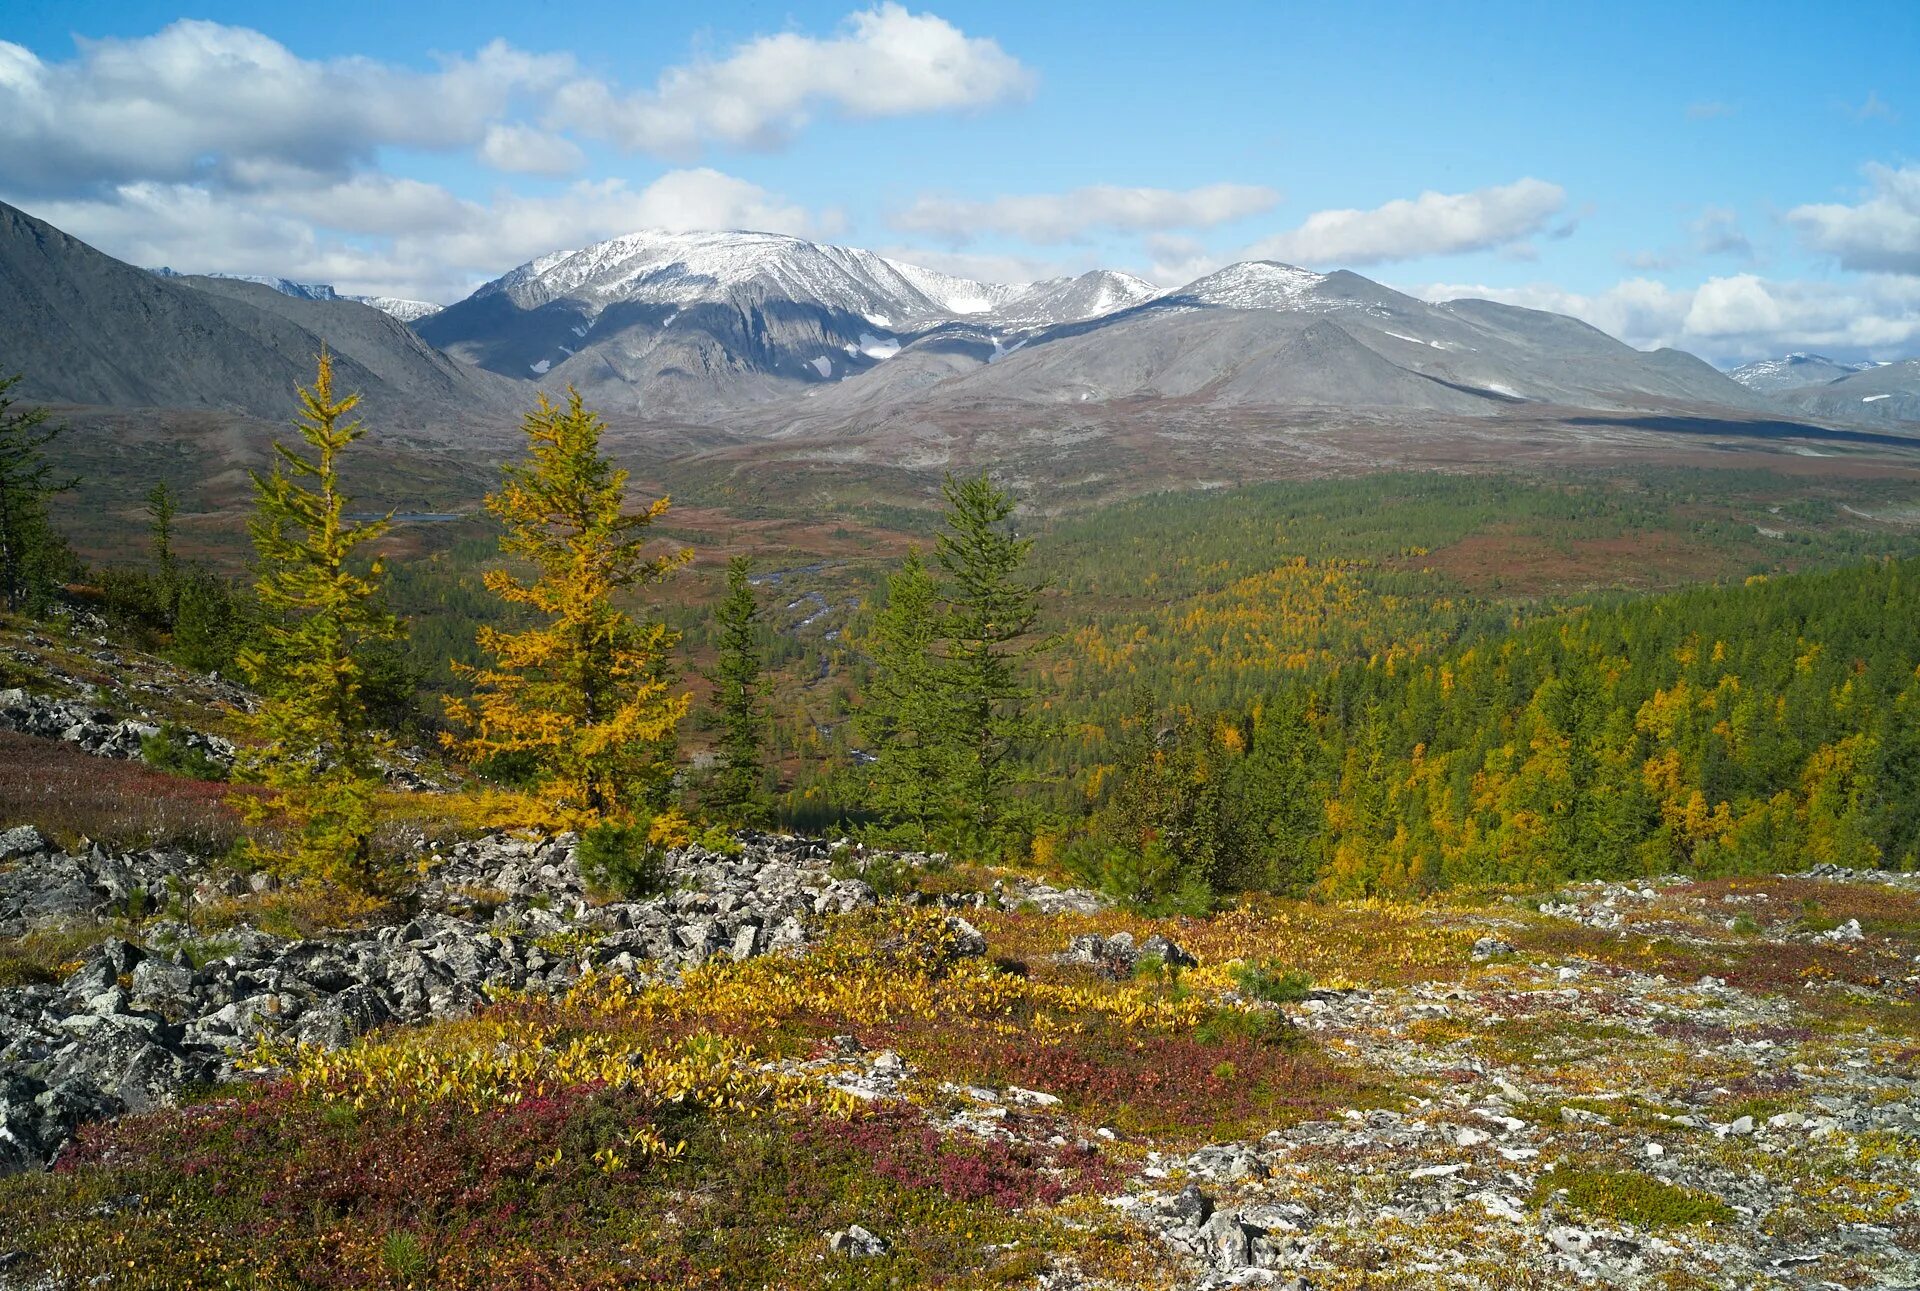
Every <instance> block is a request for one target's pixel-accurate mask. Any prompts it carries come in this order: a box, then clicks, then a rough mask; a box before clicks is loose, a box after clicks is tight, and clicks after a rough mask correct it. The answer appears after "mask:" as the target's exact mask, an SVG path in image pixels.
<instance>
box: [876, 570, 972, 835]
mask: <svg viewBox="0 0 1920 1291" xmlns="http://www.w3.org/2000/svg"><path fill="white" fill-rule="evenodd" d="M940 623H941V612H940V606H939V598H938V596H937V595H936V593H935V591H934V586H933V578H932V576H931V575H930V574H928V572H927V567H926V565H925V563H924V562H922V561H921V559H920V552H919V550H918V549H917V548H916V549H913V550H910V551H908V552H907V558H906V560H905V562H904V563H903V564H902V565H901V567H900V570H899V572H898V573H895V574H893V575H891V576H890V577H889V578H888V579H887V600H886V604H885V605H884V606H883V607H881V609H880V611H879V613H877V614H876V615H875V616H874V621H873V628H872V631H871V632H870V633H869V634H868V636H867V638H866V640H865V642H864V643H863V644H864V646H865V648H866V652H867V655H868V658H869V659H870V660H871V661H872V669H873V671H872V680H871V682H870V683H869V685H868V687H867V690H866V694H865V695H864V696H863V698H862V703H861V706H860V708H859V710H858V711H857V712H856V713H855V715H854V725H855V727H856V729H858V731H859V732H860V738H861V739H862V740H863V741H865V743H866V745H867V751H868V752H869V754H870V755H871V756H872V759H873V760H872V761H871V762H869V763H868V764H867V795H866V804H865V805H866V806H867V807H868V808H869V809H870V810H871V811H872V812H873V813H874V814H875V815H876V816H878V817H879V818H880V819H881V820H882V821H884V822H886V823H887V824H888V825H890V826H893V827H896V828H899V829H901V830H903V831H904V832H905V834H906V835H907V836H908V837H910V838H911V839H913V841H914V842H915V843H917V844H918V845H920V846H922V847H925V846H927V845H928V844H929V843H930V842H931V841H932V840H933V837H934V832H935V830H936V828H937V827H939V826H940V825H942V824H944V823H945V821H946V820H947V819H948V817H949V816H950V814H951V811H952V796H951V785H952V777H951V771H952V767H953V747H952V743H951V740H952V729H953V724H952V721H951V719H950V716H949V714H948V713H947V710H946V703H947V690H946V687H945V686H944V685H943V684H942V678H941V674H940V667H939V660H938V659H937V658H936V657H935V655H934V645H935V642H936V641H937V640H938V639H939V636H940Z"/></svg>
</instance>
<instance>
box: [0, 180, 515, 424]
mask: <svg viewBox="0 0 1920 1291" xmlns="http://www.w3.org/2000/svg"><path fill="white" fill-rule="evenodd" d="M322 345H325V346H327V347H329V348H330V349H332V350H333V352H334V353H335V354H336V356H337V358H338V365H337V375H338V379H339V383H340V385H341V387H342V388H343V389H347V390H358V391H360V392H361V393H362V394H363V396H364V399H365V405H366V407H367V409H368V411H369V412H371V413H377V414H378V415H380V416H381V417H383V418H385V419H389V420H392V421H398V422H403V423H405V422H412V421H425V420H432V419H434V418H435V417H436V416H437V417H439V418H441V419H444V418H445V417H446V415H447V411H446V410H447V409H450V408H460V409H504V408H506V407H508V406H510V405H511V404H513V403H515V402H518V401H519V399H520V397H521V392H520V391H519V390H518V389H515V388H514V387H512V386H510V385H508V384H507V383H504V382H501V381H499V380H498V379H497V378H495V377H493V376H492V375H491V374H488V373H483V372H475V371H474V370H473V369H471V368H469V367H467V366H465V365H462V364H456V363H454V362H452V361H451V360H449V359H448V358H447V357H446V356H445V355H442V354H439V353H437V352H436V351H434V350H433V349H432V348H431V347H429V346H427V345H425V344H423V343H421V341H420V339H419V338H418V337H417V336H416V335H414V334H413V333H412V332H410V331H409V330H408V329H407V328H406V327H405V326H404V325H403V324H401V323H400V322H398V321H397V320H395V319H394V318H392V317H390V316H389V315H387V314H384V313H382V312H380V311H379V310H376V309H372V308H370V307H368V306H366V305H361V304H358V303H356V302H353V301H346V300H300V299H296V298H294V297H291V296H285V295H282V294H280V293H278V292H276V291H274V290H273V289H272V288H270V287H266V286H262V285H259V284H256V283H249V282H242V281H237V280H232V279H211V278H207V279H180V278H162V277H158V276H156V275H154V274H151V273H148V272H146V271H145V270H143V269H138V268H135V267H134V266H132V265H128V264H124V263H122V262H121V261H118V260H115V259H113V258H112V257H111V256H107V255H104V254H102V253H101V252H99V251H96V250H94V249H93V248H92V247H90V246H88V245H87V244H85V243H84V242H81V241H80V240H79V239H77V238H73V237H70V236H68V235H67V234H65V233H62V232H61V231H60V230H58V229H56V228H54V227H53V226H52V225H50V224H47V223H46V222H45V221H42V220H38V219H35V218H34V217H32V216H30V215H27V214H26V213H25V212H23V211H19V210H16V209H15V208H13V207H11V206H7V205H5V204H0V369H4V370H5V371H7V372H9V373H15V372H17V373H21V374H23V375H24V376H25V380H24V381H23V383H22V385H21V387H20V394H21V395H22V396H23V397H25V398H29V399H38V400H45V401H50V402H57V403H74V404H92V405H106V406H118V407H168V408H210V409H221V410H227V411H232V412H238V413H244V414H249V415H253V416H258V417H265V418H271V419H273V420H276V421H277V420H281V419H283V418H285V417H286V416H287V415H288V414H289V412H290V411H291V409H292V407H293V390H294V387H295V385H296V384H298V383H300V382H303V381H311V380H312V378H313V361H314V355H315V354H317V353H318V352H319V350H320V349H321V347H322Z"/></svg>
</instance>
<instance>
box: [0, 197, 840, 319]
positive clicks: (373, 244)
mask: <svg viewBox="0 0 1920 1291" xmlns="http://www.w3.org/2000/svg"><path fill="white" fill-rule="evenodd" d="M26 207H27V209H28V210H30V211H31V213H33V214H35V215H37V216H39V217H40V218H42V219H44V220H47V221H48V222H50V223H52V224H54V225H56V226H58V227H59V228H62V229H64V230H66V231H67V232H69V233H72V234H73V235H74V236H75V237H78V238H80V239H82V240H83V241H85V242H88V243H90V244H92V245H93V246H96V247H98V248H99V249H100V250H102V251H105V252H106V253H107V254H109V255H113V256H117V257H118V258H120V259H122V260H126V261H128V262H130V263H133V264H139V265H148V266H157V265H163V264H164V265H169V266H171V267H173V268H175V269H178V270H180V271H182V272H187V273H191V272H205V271H209V270H222V271H230V272H235V271H237V272H251V273H268V274H275V275H279V276H284V277H289V278H294V279H298V280H302V281H310V282H328V283H332V284H333V285H335V286H336V287H338V288H340V289H341V290H342V291H352V292H361V293H366V294H369V295H386V296H404V297H410V298H416V299H421V300H434V301H442V302H446V301H452V300H455V299H458V298H459V297H461V296H464V295H466V294H467V293H468V292H469V291H471V290H472V289H473V288H474V287H475V286H477V285H478V284H479V283H481V282H483V281H486V280H487V279H490V278H494V277H497V276H499V275H500V274H501V273H503V272H505V271H506V270H507V269H509V268H511V267H512V266H513V265H515V264H519V263H522V262H524V261H527V260H531V259H533V258H534V257H535V256H539V255H543V254H545V253H547V252H549V251H553V250H557V249H560V248H565V247H576V246H581V245H584V244H587V243H591V242H597V241H600V240H602V239H605V238H609V237H614V236H617V235H619V234H622V233H630V232H632V231H634V230H635V229H643V228H671V229H706V228H740V227H750V228H756V229H766V230H769V231H772V232H783V233H797V234H803V235H814V236H817V235H820V234H822V233H823V232H827V231H830V229H831V220H830V218H828V217H823V216H819V215H815V214H813V213H810V212H808V211H807V210H806V209H805V208H803V207H800V206H797V205H794V204H792V203H790V202H786V201H783V200H781V199H780V198H778V197H777V196H775V195H773V194H771V193H768V192H767V191H766V190H765V189H762V188H760V187H759V186H758V185H755V184H751V183H749V182H747V181H746V180H743V179H739V178H737V177H735V176H731V175H725V174H722V173H720V172H719V171H714V170H706V169H696V170H677V171H670V172H668V173H667V174H665V175H662V176H661V177H660V178H659V179H656V180H655V181H653V182H652V183H651V184H648V185H646V186H645V187H644V188H638V189H634V188H629V187H628V186H627V185H626V184H625V183H624V182H622V181H620V180H617V179H615V180H601V181H595V182H585V181H583V182H579V183H575V184H571V185H569V186H568V187H567V188H566V189H564V190H563V191H561V192H558V193H554V194H551V195H543V196H522V195H517V194H513V193H501V194H499V195H497V196H495V198H494V199H493V200H492V201H490V202H484V203H483V202H473V201H467V200H464V199H461V198H458V197H455V196H454V195H453V194H451V193H448V192H447V191H446V190H445V189H442V188H439V187H438V186H436V185H431V184H423V183H420V182H419V181H416V180H394V179H389V178H387V177H384V176H358V177H354V178H351V179H348V180H343V181H340V182H338V183H332V184H327V183H320V184H315V185H312V186H307V187H299V186H294V187H288V188H284V189H278V190H272V191H253V192H249V193H247V194H245V195H244V196H242V195H238V194H232V193H224V192H212V191H209V190H208V189H207V188H205V187H204V186H200V185H194V184H160V183H154V182H150V181H141V182H138V183H132V184H125V185H121V186H119V187H118V188H116V189H115V190H114V191H113V192H112V193H111V194H108V195H106V196H102V197H81V198H72V199H63V200H54V201H34V202H29V203H27V204H26Z"/></svg>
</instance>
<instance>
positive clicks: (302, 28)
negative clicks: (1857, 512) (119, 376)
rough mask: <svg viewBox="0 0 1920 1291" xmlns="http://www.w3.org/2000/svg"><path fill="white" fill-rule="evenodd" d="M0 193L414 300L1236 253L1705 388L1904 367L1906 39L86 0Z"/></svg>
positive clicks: (850, 12) (1918, 206)
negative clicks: (767, 248)
mask: <svg viewBox="0 0 1920 1291" xmlns="http://www.w3.org/2000/svg"><path fill="white" fill-rule="evenodd" d="M0 41H4V42H6V43H5V44H4V45H0V198H4V199H5V200H8V201H11V202H14V203H15V204H17V205H20V206H22V207H24V208H25V209H27V210H29V211H32V212H34V213H35V214H39V215H42V216H43V217H45V218H48V219H50V220H52V221H53V222H54V223H56V224H59V225H61V227H63V228H66V229H68V230H69V231H71V232H74V233H75V234H77V235H78V236H81V237H84V238H86V239H88V240H89V241H91V242H93V243H95V244H96V245H98V246H100V247H101V248H102V249H104V250H107V251H109V252H111V253H113V254H116V255H121V256H123V257H125V258H129V259H134V260H138V261H139V262H141V263H162V262H164V263H168V264H172V265H174V266H175V267H176V268H182V269H189V270H195V269H198V270H204V269H226V270H233V271H242V272H256V273H279V274H285V275H287V276H290V277H297V278H302V279H318V280H322V281H333V282H335V283H336V284H337V285H339V286H340V287H341V288H342V289H343V290H355V291H367V292H377V293H384V294H395V295H408V296H420V297H424V298H428V299H436V300H448V299H453V298H456V297H457V296H459V295H461V294H464V293H465V291H467V290H469V289H471V287H472V286H474V285H476V284H477V283H478V282H480V281H484V280H485V279H486V278H489V277H492V276H495V275H497V274H498V273H501V272H504V271H505V270H506V269H508V268H511V267H512V266H513V265H515V264H517V263H520V262H521V261H524V260H526V259H528V258H531V257H532V256H534V255H537V254H540V253H542V252H544V251H547V250H552V249H556V248H559V247H563V246H573V245H579V244H581V243H584V242H588V241H593V240H596V239H598V238H601V237H605V236H611V235H614V234H617V233H621V232H626V231H630V230H631V229H632V228H634V227H637V226H640V225H646V224H663V225H677V226H680V227H698V226H708V225H724V226H754V227H766V228H773V229H776V230H779V231H785V232H793V233H799V234H803V235H807V236H813V237H819V238H825V239H832V240H839V241H844V242H848V243H852V244H854V245H860V246H867V247H873V248H875V249H879V250H883V251H885V252H887V253H888V254H893V255H897V256H901V257H903V258H910V259H915V260H918V261H920V262H922V263H927V264H931V265H933V266H935V267H939V268H946V269H949V270H952V271H955V272H962V273H968V274H971V275H973V276H981V277H996V278H1002V279H1013V278H1026V277H1032V276H1039V275H1045V274H1052V273H1059V272H1071V271H1077V270H1080V269H1084V268H1088V267H1092V266H1094V265H1106V266H1110V267H1115V268H1122V269H1126V270H1129V271H1132V272H1135V273H1139V274H1142V275H1143V276H1146V277H1150V278H1153V279H1155V280H1156V281H1160V282H1162V283H1165V284H1167V285H1175V284H1177V283H1178V282H1181V281H1184V280H1186V279H1187V278H1190V277H1192V276H1196V275H1197V274H1199V273H1201V272H1205V271H1207V270H1209V269H1211V268H1213V267H1217V266H1218V265H1220V264H1223V263H1227V262H1230V261H1232V260H1235V259H1242V258H1249V257H1260V258H1276V259H1287V260H1291V261H1293V262H1295V263H1303V264H1307V265H1309V266H1311V267H1314V268H1323V269H1324V268H1333V267H1350V268H1354V269H1357V270H1358V271H1360V272H1362V273H1365V274H1367V275H1368V276H1369V277H1373V278H1377V279H1379V280H1381V281H1384V282H1387V283H1390V284H1392V285H1394V286H1397V287H1400V288H1402V289H1403V290H1410V291H1414V292H1416V293H1419V294H1424V295H1429V296H1436V297H1444V296H1448V295H1466V294H1473V295H1490V296H1495V297H1497V298H1500V299H1506V300H1511V301H1514V302H1516V303H1521V304H1531V305H1537V306H1540V307H1543V308H1553V309H1558V310H1562V311H1564V312H1571V313H1576V314H1579V315H1580V316H1582V317H1586V318H1588V319H1589V320H1590V321H1593V322H1595V323H1596V324H1598V325H1600V326H1602V327H1605V328H1606V329H1607V330H1609V331H1611V332H1614V333H1615V334H1617V335H1621V336H1623V337H1624V338H1625V339H1627V340H1629V341H1631V342H1632V343H1634V344H1638V345H1646V346H1651V345H1656V344H1677V345H1680V346H1683V347H1684V348H1688V349H1692V350H1694V351H1696V352H1698V353H1702V354H1704V355H1706V356H1707V357H1709V358H1711V359H1714V360H1716V361H1721V362H1730V361H1734V360H1738V359H1743V358H1750V357H1755V356H1758V355H1760V354H1765V353H1773V352H1778V351H1781V350H1785V349H1788V348H1806V349H1816V350H1820V351H1822V352H1826V353H1829V354H1832V355H1834V356H1835V357H1842V358H1860V357H1874V358H1895V357H1905V356H1907V355H1911V354H1914V353H1916V352H1920V134H1917V131H1920V75H1916V73H1915V71H1914V69H1915V68H1916V67H1917V66H1920V4H1915V3H1912V0H1907V2H1905V3H1881V4H1867V3H1860V4H1851V5H1849V4H1829V5H1826V6H1819V7H1813V6H1807V5H1805V4H1799V5H1793V6H1788V5H1785V4H1779V5H1771V4H1752V3H1748V4H1737V5H1736V4H1725V5H1711V4H1689V5H1683V6H1675V5H1671V4H1615V5H1579V4H1574V5H1541V4H1537V3H1535V4H1504V3H1487V2H1482V3H1474V4H1438V3H1431V2H1429V3H1425V4H1412V3H1373V4H1366V3H1361V4H1352V5H1345V6H1332V5H1311V6H1309V5H1301V4H1286V3H1263V4H1204V5H1181V6H1170V5H1152V6H1147V5H1125V4H1112V3H1109V4H1103V5H1093V4H1065V3H1062V4H1054V5H1033V4H1030V3H1022V4H999V3H981V2H972V3H966V4H944V5H943V4H935V5H934V6H933V7H931V8H925V7H920V6H917V5H909V6H905V7H902V6H897V5H890V4H883V5H878V6H873V7H867V6H864V5H862V4H859V3H847V2H845V0H843V2H842V3H839V4H788V5H781V6H771V5H763V4H725V3H714V4H708V5H706V6H703V7H702V8H701V10H700V11H699V13H698V16H697V18H696V17H695V16H694V13H693V11H692V9H691V7H686V6H669V5H657V4H634V3H627V4H612V3H600V2H597V0H570V2H567V3H554V2H550V0H518V2H517V3H494V2H492V0H470V2H468V3H461V4H447V3H434V2H424V0H414V2H412V3H398V2H395V0H388V2H387V3H383V4H379V5H371V4H360V3H352V2H341V3H334V4H329V5H324V6H315V5H312V4H310V3H302V4H281V3H271V2H267V3H262V2H260V0H255V2H254V3H248V4H230V3H203V4H201V5H199V6H198V7H196V8H195V9H193V10H191V11H185V10H181V9H179V8H177V7H174V6H172V5H167V4H158V3H146V2H144V0H117V2H116V3H111V4H107V3H98V4H89V3H84V2H76V0H63V2H61V3H48V2H46V0H11V2H10V3H9V5H8V6H7V10H6V15H5V17H4V18H3V19H0Z"/></svg>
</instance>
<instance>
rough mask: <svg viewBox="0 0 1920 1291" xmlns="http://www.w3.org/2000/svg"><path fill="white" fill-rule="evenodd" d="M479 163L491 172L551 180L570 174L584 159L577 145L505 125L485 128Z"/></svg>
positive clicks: (515, 124) (509, 123)
mask: <svg viewBox="0 0 1920 1291" xmlns="http://www.w3.org/2000/svg"><path fill="white" fill-rule="evenodd" d="M480 160H482V161H484V162H486V163H487V165H489V166H492V167H493V168H494V169H495V170H505V171H510V172H512V173H514V174H518V175H543V176H547V177H549V178H551V177H554V176H558V175H571V174H573V173H574V172H576V171H578V170H579V169H580V167H581V166H583V165H585V164H586V160H587V158H586V154H585V153H583V152H581V151H580V145H579V144H576V143H575V142H574V141H573V140H571V139H568V138H566V137H565V136H563V135H557V134H552V133H550V132H548V131H545V130H536V129H534V128H533V127H532V126H529V125H522V124H521V123H519V122H517V121H507V122H496V123H494V124H493V125H490V126H488V127H487V133H486V136H485V137H484V138H482V139H481V141H480Z"/></svg>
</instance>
